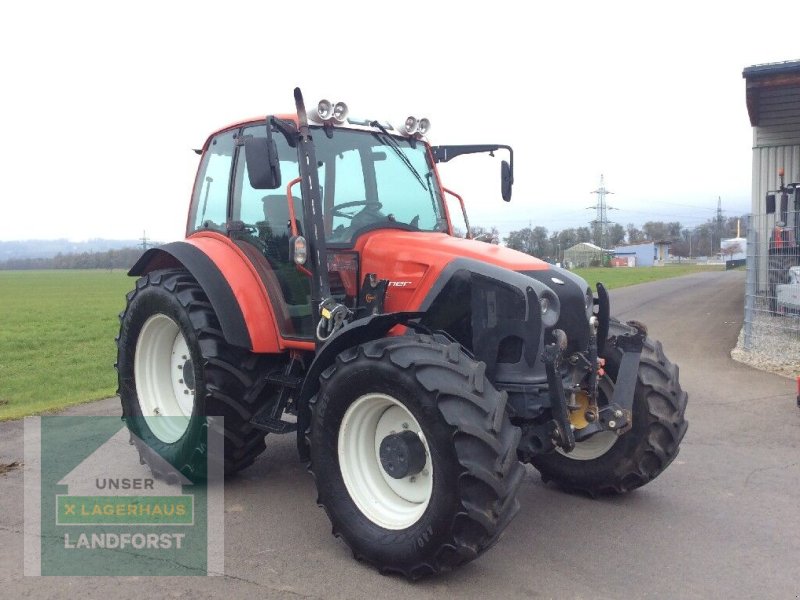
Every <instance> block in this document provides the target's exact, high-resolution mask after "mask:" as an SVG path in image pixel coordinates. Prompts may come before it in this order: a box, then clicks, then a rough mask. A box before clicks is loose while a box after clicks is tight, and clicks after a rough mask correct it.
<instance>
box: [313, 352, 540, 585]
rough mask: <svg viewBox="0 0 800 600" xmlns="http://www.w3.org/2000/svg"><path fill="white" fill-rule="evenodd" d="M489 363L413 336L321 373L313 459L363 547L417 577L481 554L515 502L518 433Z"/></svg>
mask: <svg viewBox="0 0 800 600" xmlns="http://www.w3.org/2000/svg"><path fill="white" fill-rule="evenodd" d="M484 369H485V367H484V365H483V363H478V362H476V361H473V360H472V359H470V358H469V357H467V356H466V355H465V354H464V353H463V351H462V350H461V347H460V346H459V345H458V344H450V343H439V341H437V340H436V339H434V338H432V337H430V336H403V337H395V338H387V339H381V340H376V341H373V342H369V343H366V344H363V345H361V346H359V347H357V348H352V349H350V350H347V351H345V352H343V353H341V354H340V355H339V356H338V357H337V359H336V363H335V364H334V365H333V366H332V367H330V368H329V369H328V370H327V371H325V372H324V373H323V375H322V378H321V386H320V390H319V393H318V394H317V397H316V399H315V400H314V402H313V406H312V411H313V414H312V424H311V431H310V443H311V471H312V473H313V474H314V478H315V480H316V484H317V491H318V493H319V498H318V502H319V504H320V505H321V506H322V507H323V508H325V510H326V512H327V513H328V516H329V518H330V520H331V522H332V524H333V532H334V535H336V536H337V537H341V538H343V539H344V541H345V542H346V543H347V544H348V546H350V548H351V549H352V551H353V554H354V556H355V557H356V558H357V559H360V560H364V561H366V562H369V563H371V564H372V565H374V566H376V567H377V568H378V569H379V570H380V571H382V572H387V573H391V572H395V573H400V574H403V575H405V576H406V577H408V578H411V579H416V578H418V577H420V576H423V575H426V574H430V573H437V572H440V571H443V570H447V569H450V568H452V567H455V566H457V565H460V564H463V563H466V562H468V561H470V560H472V559H473V558H475V557H477V556H478V555H480V554H481V553H482V552H484V551H485V550H487V549H488V548H489V547H490V546H491V545H492V544H493V543H494V542H495V541H497V539H498V538H499V536H500V534H501V532H502V531H503V529H504V528H505V527H506V525H508V523H509V522H510V521H511V519H512V518H513V516H514V515H515V514H516V512H517V510H518V508H519V504H518V502H517V501H516V491H517V487H518V486H519V483H520V481H521V477H522V474H523V472H524V470H523V467H522V465H521V464H520V463H519V462H518V461H517V459H516V448H517V443H518V441H519V436H520V433H519V429H517V428H516V427H514V426H513V425H511V423H510V421H509V419H508V416H507V415H506V412H505V400H506V396H505V394H504V393H500V392H498V391H497V390H495V389H494V387H492V385H491V384H490V383H489V381H488V380H487V379H486V377H485V375H484Z"/></svg>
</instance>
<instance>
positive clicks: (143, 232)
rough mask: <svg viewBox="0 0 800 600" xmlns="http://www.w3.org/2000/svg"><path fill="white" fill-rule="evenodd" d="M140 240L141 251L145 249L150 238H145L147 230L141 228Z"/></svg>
mask: <svg viewBox="0 0 800 600" xmlns="http://www.w3.org/2000/svg"><path fill="white" fill-rule="evenodd" d="M141 242H142V251H145V250H147V245H148V243H149V242H150V240H149V239H148V238H147V232H146V231H144V230H142V238H141Z"/></svg>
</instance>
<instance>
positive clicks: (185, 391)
mask: <svg viewBox="0 0 800 600" xmlns="http://www.w3.org/2000/svg"><path fill="white" fill-rule="evenodd" d="M183 393H184V394H186V395H187V396H188V395H189V390H183ZM612 423H613V421H612Z"/></svg>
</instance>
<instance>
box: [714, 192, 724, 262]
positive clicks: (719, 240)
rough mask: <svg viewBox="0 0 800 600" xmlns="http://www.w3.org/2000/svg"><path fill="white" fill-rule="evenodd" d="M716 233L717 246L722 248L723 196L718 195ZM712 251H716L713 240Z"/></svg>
mask: <svg viewBox="0 0 800 600" xmlns="http://www.w3.org/2000/svg"><path fill="white" fill-rule="evenodd" d="M715 221H716V223H715V227H714V229H715V233H716V234H717V247H718V248H720V249H722V226H723V221H724V219H723V217H722V197H721V196H717V217H716V219H715ZM711 245H712V247H711V252H714V243H713V241H712V244H711Z"/></svg>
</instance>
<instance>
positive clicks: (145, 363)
mask: <svg viewBox="0 0 800 600" xmlns="http://www.w3.org/2000/svg"><path fill="white" fill-rule="evenodd" d="M184 370H186V371H187V375H186V376H184ZM133 371H134V378H135V381H136V396H137V398H138V400H139V409H140V410H141V412H142V415H143V416H144V419H145V422H146V423H147V426H148V428H149V429H150V431H152V432H153V435H155V436H156V437H157V438H158V439H159V440H161V441H162V442H165V443H167V444H171V443H173V442H176V441H177V440H179V439H180V438H181V437H182V436H183V434H184V433H186V430H187V428H188V427H189V420H190V418H191V416H192V412H193V410H194V370H193V366H192V360H191V356H190V354H189V346H188V344H187V343H186V339H185V338H184V337H183V334H182V333H181V330H180V327H178V324H177V323H175V321H173V320H172V319H170V318H169V317H168V316H166V315H163V314H157V315H153V316H152V317H150V318H149V319H147V321H145V323H144V325H143V326H142V330H141V331H140V332H139V338H138V340H137V342H136V355H135V357H134V360H133Z"/></svg>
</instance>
